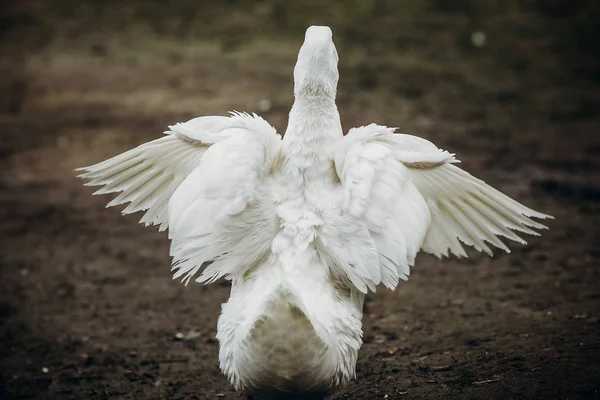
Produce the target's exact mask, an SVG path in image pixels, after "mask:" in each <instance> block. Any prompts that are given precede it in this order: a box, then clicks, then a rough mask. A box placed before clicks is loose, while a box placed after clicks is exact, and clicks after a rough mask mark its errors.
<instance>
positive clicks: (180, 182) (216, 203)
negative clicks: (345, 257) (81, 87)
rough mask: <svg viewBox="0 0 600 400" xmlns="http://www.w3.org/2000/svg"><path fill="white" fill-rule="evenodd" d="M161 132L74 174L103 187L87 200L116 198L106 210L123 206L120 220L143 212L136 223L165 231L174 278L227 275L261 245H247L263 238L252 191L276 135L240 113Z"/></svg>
mask: <svg viewBox="0 0 600 400" xmlns="http://www.w3.org/2000/svg"><path fill="white" fill-rule="evenodd" d="M169 128H170V130H169V131H167V132H165V133H166V136H164V137H162V138H160V139H156V140H154V141H152V142H149V143H145V144H142V145H141V146H139V147H136V148H135V149H132V150H129V151H127V152H125V153H123V154H120V155H118V156H116V157H113V158H111V159H109V160H106V161H104V162H101V163H99V164H96V165H92V166H90V167H85V168H81V169H80V170H83V171H84V173H83V174H82V175H80V177H82V178H85V179H89V180H90V182H88V183H87V185H91V186H103V187H102V188H101V189H100V190H98V191H97V192H95V193H94V194H105V193H113V192H121V193H120V194H119V195H118V196H117V197H116V198H115V199H114V200H112V201H111V202H110V203H109V204H108V206H115V205H118V204H123V203H130V204H129V205H128V206H127V207H126V208H125V209H124V210H123V211H122V212H123V214H129V213H133V212H136V211H141V210H147V211H146V213H145V215H144V217H143V218H142V220H141V221H140V222H141V223H144V224H146V225H159V226H160V230H164V229H166V228H167V227H168V228H169V238H171V240H172V243H171V255H172V256H173V269H174V270H176V272H175V275H174V278H177V277H180V276H183V278H184V280H186V281H189V279H191V277H192V276H193V275H194V274H196V273H197V272H198V271H199V270H200V268H202V267H205V273H207V275H204V278H203V279H202V280H204V281H206V280H210V279H212V278H214V279H216V278H219V277H221V276H225V275H231V274H232V273H234V272H235V271H237V270H236V269H235V268H237V267H239V266H242V267H243V266H246V265H248V262H250V263H251V262H252V258H253V257H254V259H256V258H257V257H260V255H258V256H256V255H255V253H259V252H261V251H262V250H261V249H262V247H261V246H254V247H252V246H251V245H252V244H253V243H250V241H252V240H255V241H259V242H260V241H261V240H262V239H263V237H262V236H261V235H260V234H258V235H257V234H255V230H256V229H260V228H263V229H264V231H263V232H262V234H264V235H267V234H269V232H270V229H269V227H270V225H269V224H270V223H271V220H270V217H269V213H268V212H267V211H266V210H265V207H266V205H267V204H268V202H267V201H266V200H265V201H262V199H261V198H260V196H261V193H260V190H259V189H260V187H259V186H260V182H261V181H262V179H263V178H264V177H265V176H266V175H268V174H269V173H270V170H271V168H272V165H273V163H274V161H275V159H276V157H277V155H278V153H279V144H280V136H279V135H277V133H276V131H275V129H274V128H273V127H272V126H271V125H269V124H268V123H267V122H266V121H265V120H263V119H262V118H260V117H258V116H256V115H252V116H250V115H247V114H241V113H233V114H232V115H231V116H230V117H199V118H194V119H192V120H190V121H188V122H185V123H178V124H176V125H173V126H170V127H169ZM244 256H245V257H246V259H245V260H243V259H242V258H243V257H244ZM240 260H241V261H240ZM209 263H213V265H211V266H208V264H209ZM206 267H207V268H206ZM201 278H202V277H201Z"/></svg>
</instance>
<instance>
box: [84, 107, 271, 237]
mask: <svg viewBox="0 0 600 400" xmlns="http://www.w3.org/2000/svg"><path fill="white" fill-rule="evenodd" d="M249 124H254V125H256V128H257V129H253V130H254V131H255V132H257V135H259V134H260V133H261V132H266V133H265V134H264V135H266V136H269V135H270V136H275V130H274V129H273V128H272V127H271V126H270V125H269V124H268V123H267V122H266V121H264V120H262V119H261V118H260V117H257V116H248V115H246V114H240V113H233V114H232V115H231V116H230V117H222V116H206V117H198V118H194V119H191V120H189V121H187V122H183V123H181V122H180V123H177V124H175V125H172V126H169V130H168V131H166V132H165V136H163V137H161V138H159V139H156V140H153V141H151V142H148V143H144V144H141V145H139V146H138V147H136V148H134V149H131V150H129V151H126V152H125V153H122V154H119V155H117V156H115V157H112V158H109V159H108V160H106V161H102V162H100V163H98V164H94V165H91V166H89V167H82V168H78V169H77V171H81V172H82V173H81V174H80V175H79V177H80V178H83V179H86V180H88V182H87V183H86V184H85V185H86V186H102V187H101V188H100V189H98V190H97V191H96V192H94V194H95V195H99V194H109V193H119V192H120V193H119V195H118V196H116V197H115V198H114V199H113V200H112V201H110V202H109V203H108V205H107V207H112V206H117V205H120V204H125V203H129V204H128V205H127V207H125V209H123V211H122V213H123V214H132V213H135V212H138V211H146V213H145V214H144V216H143V217H142V219H141V221H140V223H143V224H144V225H146V226H148V225H158V226H159V229H160V230H161V231H163V230H165V229H167V228H168V226H169V220H168V219H169V218H168V209H167V207H168V203H169V200H170V199H171V197H172V195H173V193H174V192H175V190H176V189H177V188H178V187H179V186H180V185H181V183H182V182H183V180H184V179H185V178H186V177H187V176H188V175H189V174H190V173H191V172H192V171H193V170H194V169H196V168H197V167H198V165H200V161H201V160H202V157H203V156H204V153H205V152H206V150H207V149H208V148H209V147H210V146H212V145H213V144H215V143H217V142H220V141H223V140H227V139H228V138H229V137H231V135H233V134H236V133H239V132H240V130H244V129H246V130H247V129H248V125H249Z"/></svg>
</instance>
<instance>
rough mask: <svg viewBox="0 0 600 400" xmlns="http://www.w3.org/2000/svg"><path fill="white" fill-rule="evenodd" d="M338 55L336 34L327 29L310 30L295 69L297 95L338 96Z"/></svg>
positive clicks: (295, 91) (313, 27)
mask: <svg viewBox="0 0 600 400" xmlns="http://www.w3.org/2000/svg"><path fill="white" fill-rule="evenodd" d="M337 65H338V54H337V50H336V49H335V44H333V33H332V32H331V29H330V28H329V27H328V26H311V27H310V28H308V29H307V30H306V35H305V36H304V43H303V44H302V47H301V48H300V52H299V53H298V61H297V62H296V67H295V68H294V94H295V96H296V97H297V96H301V95H317V96H319V95H326V96H335V92H336V88H337V83H338V79H339V74H338V69H337Z"/></svg>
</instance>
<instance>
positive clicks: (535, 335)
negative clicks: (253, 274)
mask: <svg viewBox="0 0 600 400" xmlns="http://www.w3.org/2000/svg"><path fill="white" fill-rule="evenodd" d="M199 3H200V2H191V1H185V0H177V1H172V2H163V1H159V0H149V1H146V2H141V1H140V2H121V1H106V2H92V1H91V0H90V1H83V2H81V1H80V2H74V1H67V0H57V1H53V2H44V1H35V0H29V1H22V2H7V1H4V2H3V4H2V6H1V9H2V12H1V14H0V34H1V35H2V36H1V38H2V39H1V40H2V41H1V44H0V54H1V55H0V76H1V78H0V127H1V135H2V136H1V140H0V187H1V189H0V216H1V219H0V243H1V246H2V249H1V250H2V251H1V252H0V263H1V269H0V338H1V339H0V340H1V345H0V397H2V398H6V399H12V398H36V399H37V398H39V399H42V398H53V399H54V398H56V399H63V398H64V399H71V398H77V399H104V398H122V399H141V398H152V399H154V398H165V399H184V398H185V399H214V398H233V399H238V398H240V397H241V395H240V394H237V393H234V392H233V391H232V389H231V388H230V387H229V386H228V384H227V382H226V380H225V378H224V377H223V376H222V375H221V373H220V371H219V369H218V366H217V342H216V341H215V338H214V336H215V327H216V320H217V317H218V314H219V310H220V304H221V303H222V302H223V301H225V300H226V299H227V292H228V287H227V285H226V284H225V283H217V284H214V285H212V286H208V287H202V286H199V285H190V286H188V287H184V286H182V285H181V284H180V283H178V282H173V281H171V279H170V276H171V274H170V271H169V261H170V260H169V257H168V242H167V240H166V237H165V234H162V233H158V232H156V231H155V230H152V229H145V228H143V227H142V226H139V225H137V223H136V222H137V220H138V218H139V216H128V217H122V216H120V215H119V212H118V210H116V209H108V210H107V209H105V208H104V205H105V203H106V202H107V198H106V197H92V196H91V195H90V194H91V192H92V190H90V189H89V188H85V187H82V186H81V183H82V182H80V181H78V180H76V179H75V178H74V175H75V174H74V173H73V169H74V168H75V167H77V166H82V165H88V164H90V163H93V162H96V161H99V160H102V159H105V158H107V157H109V156H111V155H114V154H116V153H118V152H121V151H124V150H126V149H128V148H131V147H132V146H135V145H137V144H139V143H142V142H145V141H148V140H151V139H153V138H156V137H158V136H159V135H160V134H161V132H162V131H163V130H164V129H165V127H166V126H167V125H168V124H171V123H173V122H176V121H179V120H186V119H188V118H190V117H192V116H196V115H203V114H206V115H211V114H223V113H224V112H226V111H227V110H231V109H237V110H245V111H257V112H258V104H259V101H260V100H261V99H269V101H270V102H271V104H272V108H271V109H270V110H268V111H266V112H262V113H261V114H262V115H263V116H265V117H266V118H267V119H269V121H271V122H272V123H273V124H274V125H275V126H276V127H277V128H279V129H280V130H283V129H284V127H285V124H286V114H287V110H288V108H289V106H290V104H291V100H292V98H291V89H292V87H291V78H292V76H291V72H292V67H293V64H294V58H295V54H296V52H297V50H298V47H299V45H300V43H301V41H302V32H303V30H304V29H305V28H306V26H308V25H310V24H329V25H331V26H333V28H334V35H335V38H336V42H337V45H338V49H339V50H340V56H341V64H340V69H341V76H342V78H341V82H340V91H339V106H340V111H341V114H342V118H343V122H344V126H345V127H346V129H347V128H349V127H351V126H356V125H362V124H367V123H370V122H374V121H376V122H379V123H382V124H388V125H392V126H397V125H399V126H400V127H401V128H402V129H401V130H402V131H404V132H407V133H414V134H418V135H420V136H423V137H426V138H428V139H430V140H432V141H433V142H435V143H436V144H438V145H439V146H440V147H442V148H447V149H449V150H451V151H454V152H456V153H457V156H458V157H459V158H460V159H461V160H463V167H464V168H465V169H467V170H469V171H471V172H473V173H475V174H476V175H478V176H480V177H481V178H483V179H485V180H487V181H488V182H490V183H491V184H493V185H494V186H496V187H498V188H499V189H501V190H503V191H504V192H506V193H508V194H509V195H511V196H513V197H515V198H516V199H518V200H520V201H522V202H524V203H525V204H527V205H529V206H531V207H533V208H535V209H538V210H541V211H543V212H547V213H550V214H553V215H554V216H555V217H556V220H555V221H550V222H549V226H550V228H551V229H550V230H549V231H547V232H545V233H544V235H543V236H541V237H535V238H531V239H530V240H529V245H528V246H520V245H514V244H513V245H512V249H513V252H512V253H511V254H500V253H498V254H497V255H496V256H495V257H494V258H493V259H490V258H487V257H485V256H481V255H479V254H473V257H472V258H470V259H468V260H456V259H449V260H444V261H442V262H441V261H438V260H436V259H434V258H433V257H430V256H425V255H423V256H420V257H419V259H418V261H417V266H416V267H415V268H414V271H413V274H412V276H411V278H410V280H409V281H408V282H406V283H402V284H401V285H400V286H399V288H398V289H397V290H396V291H395V292H390V291H386V290H383V289H382V290H380V291H379V292H378V293H377V294H375V295H372V296H370V297H369V299H368V302H367V304H366V313H365V319H364V326H365V345H364V346H363V349H362V351H361V353H360V358H359V361H358V376H357V380H356V381H355V382H354V383H353V384H352V385H350V386H349V387H348V388H347V389H346V390H344V391H342V392H340V393H338V394H336V396H334V398H335V399H386V398H387V399H447V398H456V399H584V398H585V399H592V398H600V394H599V392H600V379H599V377H600V334H599V329H600V323H599V318H600V307H599V305H600V287H599V286H598V278H599V275H600V270H599V269H598V262H599V260H600V251H599V250H598V248H597V246H598V243H600V240H599V239H600V235H599V234H598V225H599V224H600V204H599V203H598V201H599V198H600V183H599V181H598V178H597V177H598V174H599V173H600V159H599V158H598V153H599V152H600V135H599V133H598V132H599V129H600V115H599V113H598V109H600V108H599V107H600V92H599V90H598V89H599V84H600V56H599V54H600V39H599V38H600V28H599V26H600V24H598V23H597V21H598V20H599V16H600V13H599V10H600V6H599V4H598V2H597V1H589V2H574V1H568V0H564V1H561V0H552V1H542V0H534V1H527V2H525V1H520V2H518V1H516V0H508V1H500V0H497V1H488V2H483V1H482V2H476V1H468V0H461V1H455V2H454V1H453V2H445V1H440V0H429V1H421V2H416V1H414V2H409V1H397V2H392V1H376V0H373V1H366V0H365V1H359V0H351V1H350V0H349V1H344V2H341V1H332V2H330V6H327V7H325V6H321V5H320V4H321V3H320V2H318V1H313V0H310V1H289V2H282V1H281V2H280V1H275V0H263V1H259V2H250V1H245V0H237V1H223V2H219V3H217V2H211V4H206V5H200V4H199ZM213 3H214V4H213ZM477 31H481V32H483V33H485V35H486V43H485V44H484V45H483V46H481V47H477V46H475V45H474V44H473V41H472V34H473V33H474V32H477ZM476 36H477V35H476ZM177 333H183V335H184V338H183V339H177V337H176V334H177Z"/></svg>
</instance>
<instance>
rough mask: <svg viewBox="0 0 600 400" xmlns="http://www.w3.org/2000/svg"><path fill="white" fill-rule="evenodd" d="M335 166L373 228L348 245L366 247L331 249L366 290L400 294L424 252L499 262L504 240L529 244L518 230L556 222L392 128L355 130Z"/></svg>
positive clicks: (355, 211) (353, 211)
mask: <svg viewBox="0 0 600 400" xmlns="http://www.w3.org/2000/svg"><path fill="white" fill-rule="evenodd" d="M334 162H335V167H336V171H337V173H338V176H339V178H340V181H341V183H342V186H343V187H344V190H345V204H344V212H345V213H346V214H345V215H350V216H352V217H353V218H355V219H358V220H359V221H361V222H362V224H364V227H365V229H363V230H356V231H353V232H346V233H345V234H346V235H347V237H346V239H345V241H346V243H349V242H350V241H352V240H354V241H360V243H361V245H360V246H348V247H351V248H349V249H337V248H336V247H335V246H331V248H330V249H329V252H330V253H334V254H337V258H335V260H337V261H338V262H337V264H339V265H340V269H341V270H345V271H346V273H347V275H348V277H349V278H350V280H351V281H352V282H353V283H355V282H358V283H357V284H356V283H355V285H358V286H357V288H358V289H359V290H361V291H364V289H365V288H366V287H372V286H374V285H376V284H378V283H383V284H384V285H386V286H387V287H390V288H393V287H395V285H396V284H397V282H398V278H400V279H403V278H404V279H405V278H406V276H407V275H408V273H409V266H411V265H412V264H413V262H414V258H415V256H416V254H417V252H418V251H419V250H420V249H422V250H424V251H426V252H428V253H432V254H434V255H436V256H438V257H442V256H448V255H449V254H450V253H453V254H455V255H456V256H459V257H460V256H463V257H466V255H467V254H466V252H465V250H464V248H463V245H462V244H466V245H469V246H473V247H474V248H475V249H476V250H478V251H484V252H486V253H488V254H489V255H492V251H491V249H490V246H489V245H490V244H491V245H493V246H495V247H498V248H500V249H503V250H505V251H507V252H508V251H509V249H508V247H507V246H506V245H505V244H504V243H503V242H502V241H501V240H500V239H499V238H498V237H497V236H503V237H505V238H507V239H511V240H514V241H517V242H520V243H525V241H524V240H523V239H521V237H520V236H518V235H517V234H516V233H515V232H513V231H514V230H516V231H519V232H523V233H527V234H532V235H537V234H538V233H537V232H536V231H535V229H544V228H545V226H544V225H542V224H540V223H538V222H536V221H534V220H533V219H532V218H541V219H544V218H552V217H551V216H549V215H546V214H543V213H540V212H537V211H534V210H532V209H530V208H528V207H526V206H524V205H522V204H520V203H519V202H517V201H515V200H513V199H511V198H510V197H508V196H506V195H505V194H503V193H501V192H500V191H498V190H496V189H494V188H493V187H491V186H489V185H487V184H486V183H485V182H483V181H482V180H480V179H477V178H475V177H474V176H472V175H471V174H469V173H468V172H465V171H464V170H462V169H460V168H459V167H457V166H456V165H455V164H456V163H458V160H456V159H455V158H454V155H453V154H450V153H448V152H447V151H443V150H441V149H439V148H437V147H436V146H435V145H434V144H433V143H431V142H429V141H427V140H425V139H422V138H419V137H416V136H411V135H404V134H395V133H394V129H392V128H388V127H385V126H379V125H375V124H372V125H369V126H364V127H360V128H354V129H351V130H350V132H349V133H348V135H346V136H345V137H344V139H342V140H341V141H340V143H339V145H338V147H337V148H336V152H335V159H334ZM356 249H361V251H360V252H358V254H357V255H354V254H353V252H357V250H356ZM342 250H343V251H342ZM362 260H365V262H363V261H362ZM349 261H351V262H349ZM367 261H368V262H367ZM373 265H375V266H377V265H378V266H379V268H377V267H373Z"/></svg>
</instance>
